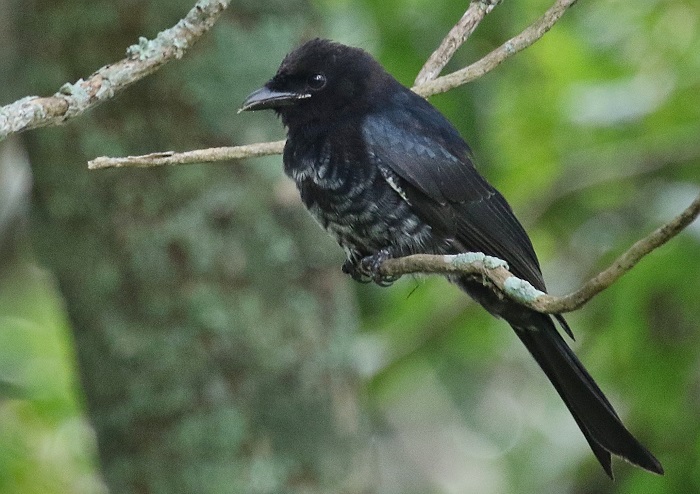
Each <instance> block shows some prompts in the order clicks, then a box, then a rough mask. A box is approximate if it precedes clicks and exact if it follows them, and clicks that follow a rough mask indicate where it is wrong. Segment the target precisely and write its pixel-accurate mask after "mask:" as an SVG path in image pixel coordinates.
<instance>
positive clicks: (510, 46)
mask: <svg viewBox="0 0 700 494" xmlns="http://www.w3.org/2000/svg"><path fill="white" fill-rule="evenodd" d="M486 1H488V0H486ZM491 3H494V2H493V1H491ZM574 3H576V0H557V1H556V2H555V3H554V5H552V7H551V8H550V9H549V10H547V11H546V12H545V13H544V15H543V16H542V17H540V18H539V19H538V20H537V21H535V22H534V23H532V24H531V25H530V26H529V27H527V28H526V29H525V30H524V31H523V32H522V33H520V34H519V35H517V36H515V37H514V38H511V39H510V40H508V41H506V42H505V43H504V44H503V45H501V46H500V47H498V48H496V49H495V50H493V51H492V52H491V53H489V54H488V55H486V56H485V57H484V58H482V59H481V60H479V61H478V62H475V63H473V64H471V65H469V66H468V67H466V68H464V69H461V70H458V71H457V72H453V73H451V74H448V75H446V76H442V77H438V78H437V79H434V80H432V81H428V82H425V83H423V84H419V85H417V86H414V87H413V88H412V89H413V91H415V92H416V93H417V94H420V95H421V96H423V97H428V96H431V95H433V94H437V93H444V92H445V91H448V90H449V89H452V88H454V87H457V86H460V85H462V84H466V83H468V82H470V81H473V80H474V79H477V78H479V77H481V76H483V75H484V74H486V73H487V72H489V71H491V70H493V69H494V68H496V67H497V66H498V65H500V64H501V63H502V62H503V61H504V60H505V59H507V58H508V57H510V56H512V55H515V54H516V53H518V52H520V51H522V50H524V49H525V48H527V47H528V46H530V45H531V44H533V43H534V42H535V41H537V40H538V39H540V38H541V37H542V36H543V35H544V34H545V33H546V32H547V31H549V30H550V29H551V27H552V26H553V25H554V24H555V23H556V22H557V21H558V20H559V19H560V18H561V16H562V15H564V12H566V10H567V9H568V8H569V7H571V6H572V5H573V4H574ZM465 15H466V14H465ZM260 145H261V146H265V145H267V146H270V147H269V148H267V149H270V150H272V149H278V148H276V147H275V146H279V142H268V143H260ZM282 148H283V146H280V147H279V151H278V152H279V153H281V152H282ZM255 149H256V148H254V147H250V146H235V147H231V148H215V150H214V151H212V152H211V155H212V156H214V157H215V158H214V160H213V161H225V160H232V159H241V158H250V157H254V156H261V154H255V152H254V150H255ZM208 151H209V150H201V154H200V155H198V157H197V158H196V159H190V158H189V157H188V156H180V154H185V155H190V153H191V151H190V152H187V153H170V152H168V153H155V155H152V154H147V155H143V156H129V157H123V158H109V157H105V156H103V157H99V158H96V159H94V160H92V161H90V162H89V163H88V167H89V168H91V169H97V168H109V167H112V166H158V165H175V164H185V163H202V162H204V161H205V160H204V159H202V158H203V157H204V156H206V155H207V152H208ZM227 153H230V154H227ZM266 154H267V153H266ZM269 154H277V153H274V152H270V153H269ZM153 156H155V157H156V159H154V158H153Z"/></svg>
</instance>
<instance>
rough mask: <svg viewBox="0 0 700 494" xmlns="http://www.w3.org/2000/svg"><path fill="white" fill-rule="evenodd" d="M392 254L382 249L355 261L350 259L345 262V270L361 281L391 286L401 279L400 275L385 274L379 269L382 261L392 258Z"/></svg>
mask: <svg viewBox="0 0 700 494" xmlns="http://www.w3.org/2000/svg"><path fill="white" fill-rule="evenodd" d="M391 258H392V255H391V253H390V252H389V251H388V250H387V249H382V250H380V251H379V252H377V253H376V254H373V255H371V256H366V257H363V258H362V259H360V260H359V261H356V262H353V261H352V260H350V259H348V260H346V261H345V263H344V264H343V272H344V273H347V274H349V275H350V276H352V279H354V280H355V281H359V282H360V283H371V282H374V283H376V284H377V285H379V286H382V287H385V286H390V285H391V284H392V283H393V282H395V281H396V280H398V279H399V277H398V276H385V275H383V274H381V273H380V272H379V271H380V269H381V266H382V263H383V262H384V261H386V260H387V259H391Z"/></svg>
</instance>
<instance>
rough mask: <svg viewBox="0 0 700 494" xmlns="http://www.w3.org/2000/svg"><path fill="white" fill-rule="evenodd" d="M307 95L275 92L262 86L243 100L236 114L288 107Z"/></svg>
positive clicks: (309, 95)
mask: <svg viewBox="0 0 700 494" xmlns="http://www.w3.org/2000/svg"><path fill="white" fill-rule="evenodd" d="M310 97H311V94H309V93H292V92H287V91H275V90H272V89H269V88H268V87H267V86H263V87H261V88H260V89H258V90H256V91H253V92H252V93H250V95H249V96H248V97H247V98H246V99H245V101H244V102H243V104H242V105H241V107H240V109H239V110H238V113H241V112H242V111H255V110H268V109H271V108H279V107H280V106H289V105H291V104H294V102H295V101H297V100H300V99H306V98H310Z"/></svg>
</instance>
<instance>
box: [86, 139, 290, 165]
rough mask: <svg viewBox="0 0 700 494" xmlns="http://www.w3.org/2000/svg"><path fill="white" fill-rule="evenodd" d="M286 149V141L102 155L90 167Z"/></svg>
mask: <svg viewBox="0 0 700 494" xmlns="http://www.w3.org/2000/svg"><path fill="white" fill-rule="evenodd" d="M283 149H284V141H274V142H258V143H256V144H246V145H244V146H233V147H220V148H208V149H197V150H194V151H186V152H184V153H176V152H175V151H163V152H160V153H151V154H144V155H141V156H126V157H123V158H109V157H107V156H101V157H99V158H95V159H94V160H90V161H89V162H88V168H89V169H90V170H97V169H99V168H119V167H122V166H134V167H142V168H148V167H151V166H161V165H189V164H192V163H214V162H217V161H227V160H235V159H242V158H253V157H258V156H269V155H273V154H280V153H281V152H282V150H283Z"/></svg>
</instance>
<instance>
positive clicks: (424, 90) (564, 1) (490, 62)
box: [413, 0, 576, 96]
mask: <svg viewBox="0 0 700 494" xmlns="http://www.w3.org/2000/svg"><path fill="white" fill-rule="evenodd" d="M575 3H576V0H556V2H554V5H552V6H551V7H550V8H549V9H548V10H547V11H546V12H545V13H544V15H543V16H542V17H540V18H539V19H537V20H536V21H535V22H533V23H532V24H530V25H529V26H528V27H527V28H525V30H524V31H523V32H521V33H520V34H518V35H517V36H515V37H514V38H511V39H509V40H508V41H506V42H505V43H503V44H502V45H501V46H499V47H498V48H496V49H495V50H493V51H492V52H491V53H489V54H488V55H486V56H485V57H483V58H482V59H481V60H479V61H477V62H474V63H473V64H471V65H469V66H468V67H465V68H463V69H460V70H458V71H456V72H452V73H451V74H448V75H445V76H442V77H438V78H437V79H435V80H433V81H429V82H426V83H424V84H421V85H419V86H416V87H414V88H413V90H414V91H415V92H416V93H418V94H420V95H421V96H430V95H433V94H438V93H444V92H445V91H449V90H450V89H453V88H455V87H457V86H461V85H463V84H466V83H468V82H471V81H473V80H474V79H478V78H479V77H481V76H483V75H484V74H487V73H488V72H490V71H492V70H493V69H495V68H496V67H497V66H499V65H500V64H501V63H503V61H505V60H506V59H507V58H509V57H511V56H513V55H515V54H516V53H518V52H521V51H523V50H524V49H525V48H527V47H528V46H530V45H532V44H533V43H534V42H535V41H537V40H538V39H540V38H541V37H542V36H544V35H545V33H546V32H547V31H549V30H550V29H551V28H552V26H554V24H556V22H557V21H558V20H559V19H561V17H562V16H563V15H564V13H565V12H566V11H567V9H568V8H569V7H571V6H572V5H573V4H575Z"/></svg>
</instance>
